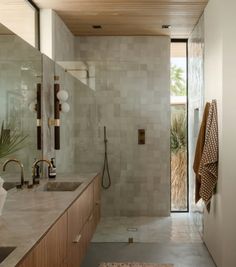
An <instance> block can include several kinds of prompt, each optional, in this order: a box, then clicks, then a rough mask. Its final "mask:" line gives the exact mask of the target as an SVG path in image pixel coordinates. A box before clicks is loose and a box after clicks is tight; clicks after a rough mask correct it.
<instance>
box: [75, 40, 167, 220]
mask: <svg viewBox="0 0 236 267" xmlns="http://www.w3.org/2000/svg"><path fill="white" fill-rule="evenodd" d="M75 53H76V59H77V60H83V61H85V62H87V61H92V62H93V64H94V65H95V73H96V79H95V80H96V82H95V83H96V85H95V87H96V91H95V92H94V93H90V94H89V93H88V92H89V91H87V92H86V90H81V91H78V92H77V93H78V98H77V100H75V101H78V105H77V107H78V110H79V112H78V113H77V118H78V119H77V120H76V124H75V127H76V129H75V130H76V131H77V136H80V138H78V139H77V141H75V142H77V143H78V146H76V160H77V164H76V166H78V168H79V169H83V170H84V171H96V170H98V169H99V170H101V168H102V164H103V153H104V146H103V126H106V127H107V136H108V157H109V165H110V173H111V178H112V186H111V188H110V189H109V190H107V191H104V192H103V205H102V207H103V215H104V216H109V215H118V216H140V215H147V216H154V215H159V216H167V215H169V211H170V144H169V139H170V133H169V130H170V92H169V88H170V75H169V72H170V39H169V38H168V37H83V38H76V47H75ZM84 89H85V88H84ZM88 90H89V89H88ZM87 102H88V103H87ZM87 104H90V106H89V107H88V106H87ZM93 105H94V106H93ZM142 128H143V129H145V130H146V144H145V145H138V143H137V141H138V140H137V138H138V136H137V133H138V129H142ZM88 146H89V150H88ZM89 151H90V152H89ZM91 152H93V153H91ZM91 162H92V163H91Z"/></svg>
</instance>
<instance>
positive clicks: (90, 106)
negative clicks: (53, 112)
mask: <svg viewBox="0 0 236 267" xmlns="http://www.w3.org/2000/svg"><path fill="white" fill-rule="evenodd" d="M55 75H56V77H58V80H57V81H56V83H59V85H60V90H65V91H67V92H68V95H69V97H68V100H66V103H68V104H69V106H70V110H69V112H68V113H63V112H60V125H61V126H60V142H61V144H60V146H61V149H60V150H56V164H57V171H58V172H59V173H62V172H66V173H68V172H76V171H80V172H85V173H86V172H93V171H97V168H94V167H93V164H94V161H96V160H95V158H96V157H94V156H95V150H96V144H95V142H94V140H95V129H96V104H95V97H94V94H95V92H94V91H93V90H92V89H91V88H89V87H88V86H87V85H85V84H83V83H82V82H81V81H79V80H78V79H76V78H75V77H74V76H72V75H71V74H70V73H68V72H67V71H66V70H65V69H64V68H62V67H61V66H59V65H58V64H56V65H55Z"/></svg>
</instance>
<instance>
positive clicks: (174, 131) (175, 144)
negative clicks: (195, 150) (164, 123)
mask: <svg viewBox="0 0 236 267" xmlns="http://www.w3.org/2000/svg"><path fill="white" fill-rule="evenodd" d="M186 134H187V133H186V116H185V114H184V113H183V112H178V113H176V114H174V115H173V117H172V121H171V129H170V143H171V152H172V153H175V154H176V153H177V152H179V151H181V150H185V149H186V145H187V138H186Z"/></svg>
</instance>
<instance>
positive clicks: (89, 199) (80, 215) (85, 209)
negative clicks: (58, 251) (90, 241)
mask: <svg viewBox="0 0 236 267" xmlns="http://www.w3.org/2000/svg"><path fill="white" fill-rule="evenodd" d="M93 202H94V200H93V184H92V183H91V184H90V185H89V186H88V187H87V188H86V189H85V191H84V192H83V193H82V194H81V195H80V196H79V198H78V199H77V200H76V201H75V202H74V203H73V204H72V206H71V207H70V208H69V210H68V266H70V267H74V266H75V267H78V266H79V264H80V262H81V260H82V258H83V257H84V255H85V241H86V233H85V232H84V227H85V224H86V222H87V221H88V218H89V216H90V215H91V213H92V211H93Z"/></svg>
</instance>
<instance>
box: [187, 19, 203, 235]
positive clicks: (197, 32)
mask: <svg viewBox="0 0 236 267" xmlns="http://www.w3.org/2000/svg"><path fill="white" fill-rule="evenodd" d="M188 47H189V77H188V79H189V80H188V81H189V88H188V93H189V123H188V127H189V181H190V209H191V211H192V212H193V215H194V216H193V218H194V221H195V223H196V224H197V226H198V228H199V231H200V232H202V219H203V218H202V212H203V206H202V203H201V202H200V203H198V205H195V175H194V172H193V169H192V166H193V160H194V153H195V146H196V141H197V136H198V131H199V127H200V123H201V118H202V113H203V103H204V102H203V101H204V17H203V16H202V17H201V18H200V20H199V22H198V24H197V25H196V27H195V29H194V31H193V33H192V34H191V36H190V38H189V43H188Z"/></svg>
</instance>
